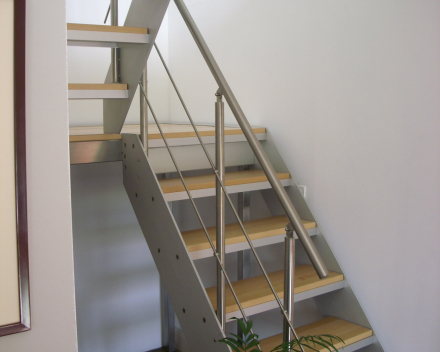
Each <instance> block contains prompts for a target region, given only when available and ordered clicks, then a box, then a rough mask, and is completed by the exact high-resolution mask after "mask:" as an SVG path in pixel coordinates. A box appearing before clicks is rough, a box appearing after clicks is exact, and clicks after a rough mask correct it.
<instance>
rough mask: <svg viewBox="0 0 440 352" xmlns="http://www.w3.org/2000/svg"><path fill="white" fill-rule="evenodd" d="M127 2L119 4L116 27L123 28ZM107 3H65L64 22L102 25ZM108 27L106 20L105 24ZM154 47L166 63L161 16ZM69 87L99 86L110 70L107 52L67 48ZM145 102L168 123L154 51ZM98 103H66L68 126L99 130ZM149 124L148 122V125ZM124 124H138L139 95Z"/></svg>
mask: <svg viewBox="0 0 440 352" xmlns="http://www.w3.org/2000/svg"><path fill="white" fill-rule="evenodd" d="M130 4H131V0H119V25H123V24H124V22H125V18H126V16H127V13H128V10H129V8H130ZM108 5H109V1H107V0H96V1H88V0H67V22H68V23H87V24H101V25H102V24H104V18H105V15H106V13H107V10H108ZM109 23H110V18H109V19H108V22H107V24H109ZM156 43H157V45H158V46H159V49H160V50H161V52H162V55H163V56H164V58H165V60H167V59H168V16H167V15H165V18H164V21H163V23H162V27H161V29H160V31H159V33H158V35H157V38H156ZM67 52H68V72H69V75H68V76H69V83H103V82H104V80H105V77H106V75H107V72H108V69H109V66H110V49H109V48H83V47H70V46H69V47H68V49H67ZM148 87H149V91H148V94H149V100H150V102H151V104H152V105H153V107H154V110H155V112H156V114H157V117H158V119H159V120H160V121H163V122H167V121H168V120H169V101H168V100H169V81H168V79H167V76H166V72H165V70H164V69H163V66H162V63H161V62H160V60H159V57H158V55H157V54H156V51H155V50H154V49H153V50H152V54H151V57H150V59H149V60H148ZM102 111H103V109H102V100H74V101H72V100H71V101H69V114H70V126H99V125H102V118H103V112H102ZM150 122H151V121H150ZM126 123H129V124H139V92H136V95H135V97H134V98H133V103H132V105H131V108H130V111H129V113H128V115H127V119H126Z"/></svg>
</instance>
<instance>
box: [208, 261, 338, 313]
mask: <svg viewBox="0 0 440 352" xmlns="http://www.w3.org/2000/svg"><path fill="white" fill-rule="evenodd" d="M268 275H269V279H270V281H271V282H272V285H273V287H274V289H275V291H276V292H277V294H278V296H279V297H280V298H282V297H284V271H282V270H281V271H276V272H273V273H269V274H268ZM333 284H336V285H333ZM232 285H233V287H234V290H235V293H236V294H237V297H238V299H239V301H240V303H241V305H242V307H243V308H245V312H246V313H247V314H248V315H252V314H257V313H261V312H264V311H267V310H269V309H273V308H276V307H278V304H277V303H276V301H275V298H274V296H273V294H272V291H271V289H270V288H269V285H268V284H267V281H266V279H265V278H264V276H263V275H260V276H255V277H252V278H249V279H244V280H239V281H235V282H233V283H232ZM330 285H333V286H332V287H331V288H330V291H333V290H334V289H339V288H342V287H343V286H344V285H345V282H344V276H343V275H342V274H339V273H336V272H333V271H331V272H330V275H329V276H328V277H327V278H325V279H322V280H320V279H319V277H318V275H317V274H316V272H315V269H314V268H313V267H312V266H311V265H299V266H297V267H295V301H299V300H301V298H302V299H306V298H310V297H313V296H316V295H318V294H322V293H323V291H322V290H320V289H321V288H323V287H325V286H330ZM314 290H316V291H315V293H314V292H313V291H314ZM206 292H207V294H208V296H209V299H210V301H211V304H212V306H213V307H214V308H215V307H216V306H217V296H216V287H210V288H208V289H207V290H206ZM306 292H308V294H306V295H304V293H306ZM326 292H329V291H328V290H327V291H326ZM301 294H302V297H301V296H300V295H301ZM234 316H236V317H240V316H241V314H240V313H239V308H238V305H237V303H236V302H235V299H234V297H233V295H232V292H231V290H230V288H229V286H226V317H227V319H230V318H231V317H234Z"/></svg>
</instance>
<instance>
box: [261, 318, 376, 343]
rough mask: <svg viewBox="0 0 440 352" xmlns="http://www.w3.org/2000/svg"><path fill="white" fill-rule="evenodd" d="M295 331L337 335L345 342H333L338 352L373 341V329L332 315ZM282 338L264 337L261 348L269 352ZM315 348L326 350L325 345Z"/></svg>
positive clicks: (301, 333)
mask: <svg viewBox="0 0 440 352" xmlns="http://www.w3.org/2000/svg"><path fill="white" fill-rule="evenodd" d="M296 332H297V334H298V336H300V337H301V336H309V335H323V334H330V335H334V336H338V337H340V338H341V339H342V340H344V342H345V345H344V344H342V343H341V342H338V343H335V347H336V348H337V349H338V350H339V351H340V352H343V351H344V352H345V351H355V350H357V349H359V348H363V347H365V346H368V345H370V344H371V343H373V331H372V330H371V329H368V328H365V327H363V326H360V325H357V324H353V323H350V322H348V321H345V320H342V319H338V318H334V317H327V318H324V319H322V320H319V321H317V322H315V323H312V324H308V325H304V326H302V327H299V328H297V329H296ZM282 340H283V339H282V335H281V334H279V335H275V336H271V337H269V338H267V339H264V340H262V341H261V343H260V347H261V350H262V351H263V352H269V351H271V350H272V349H273V348H275V347H276V346H279V345H280V344H281V343H282ZM316 349H317V350H318V351H319V352H324V351H328V350H327V349H325V347H319V346H316ZM304 350H305V351H306V352H311V351H312V350H311V349H310V348H304Z"/></svg>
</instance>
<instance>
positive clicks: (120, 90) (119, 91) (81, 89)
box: [68, 83, 128, 99]
mask: <svg viewBox="0 0 440 352" xmlns="http://www.w3.org/2000/svg"><path fill="white" fill-rule="evenodd" d="M68 89H69V99H127V98H128V85H127V84H124V83H104V84H98V83H69V85H68Z"/></svg>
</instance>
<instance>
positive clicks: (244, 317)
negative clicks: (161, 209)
mask: <svg viewBox="0 0 440 352" xmlns="http://www.w3.org/2000/svg"><path fill="white" fill-rule="evenodd" d="M139 87H140V89H141V93H142V95H143V96H144V98H145V101H146V102H147V105H148V108H149V109H150V111H151V115H152V116H153V119H154V122H155V123H156V125H157V128H158V129H159V133H160V135H161V136H162V139H163V141H164V143H165V146H166V148H167V150H168V153H169V154H170V157H171V160H172V161H173V164H174V167H175V168H176V171H177V173H178V174H179V177H180V180H181V181H182V184H183V187H184V188H185V191H186V193H187V194H188V198H189V200H190V202H191V204H192V206H193V208H194V210H195V212H196V214H197V218H198V220H199V222H200V224H201V225H202V227H203V231H204V232H205V235H206V238H207V239H208V242H209V245H210V246H211V249H212V252H213V254H214V257H215V258H216V259H217V263H218V264H219V266H220V268H221V270H222V272H223V275H224V276H225V279H226V281H227V283H228V286H229V288H230V289H231V292H232V295H233V296H234V299H235V301H236V303H237V305H238V308H239V310H240V313H241V314H242V316H243V319H244V320H245V321H246V322H247V321H248V318H247V316H246V313H245V312H244V309H243V306H242V305H241V303H240V300H239V299H238V297H237V294H236V293H235V290H234V287H233V286H232V282H231V280H230V279H229V276H228V274H227V272H226V268H225V266H224V264H223V263H222V261H221V259H220V257H219V255H218V252H217V250H216V248H215V246H214V243H213V242H212V240H211V238H210V237H209V233H208V229H207V228H206V225H205V223H204V222H203V219H202V216H201V215H200V212H199V210H198V208H197V206H196V203H195V202H194V198H193V197H192V195H191V192H190V191H189V189H188V186H187V185H186V182H185V179H184V178H183V175H182V172H181V171H180V168H179V166H178V164H177V161H176V159H175V158H174V154H173V152H172V151H171V148H170V146H169V145H168V142H167V140H166V138H165V134H164V133H163V131H162V128H161V127H160V124H159V121H158V120H157V117H156V114H155V113H154V110H153V108H152V106H151V104H150V101H149V100H148V98H147V95H146V94H145V89H144V87H143V85H142V84H141V83H139ZM251 333H253V332H251Z"/></svg>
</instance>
